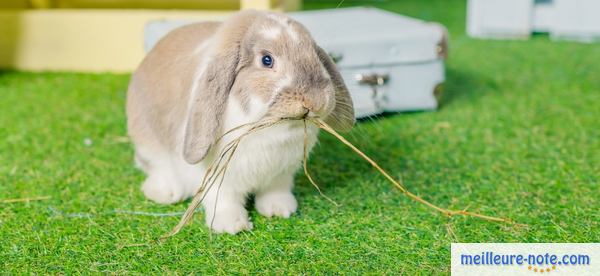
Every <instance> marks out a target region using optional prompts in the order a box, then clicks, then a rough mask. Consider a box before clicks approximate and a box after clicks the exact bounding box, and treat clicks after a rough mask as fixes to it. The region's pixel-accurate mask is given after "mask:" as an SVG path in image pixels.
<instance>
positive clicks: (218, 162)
mask: <svg viewBox="0 0 600 276" xmlns="http://www.w3.org/2000/svg"><path fill="white" fill-rule="evenodd" d="M292 120H303V121H304V156H303V163H302V164H303V167H304V174H305V175H306V178H307V179H308V180H309V182H310V183H311V184H312V185H313V186H314V187H315V188H316V189H317V191H318V192H319V194H321V196H323V197H324V198H325V199H327V200H328V201H330V202H331V203H333V204H334V205H336V206H339V204H338V203H336V202H335V201H334V200H333V199H331V198H330V197H328V196H326V195H325V194H324V193H323V192H322V191H321V189H320V188H319V186H318V185H317V183H316V182H315V181H314V179H313V177H312V176H311V175H310V173H309V171H308V166H307V160H308V148H307V147H308V146H307V145H308V131H307V125H306V123H307V121H308V122H311V123H313V124H315V125H316V126H317V127H319V128H320V129H323V130H324V131H326V132H328V133H329V134H331V135H333V136H334V137H335V138H337V139H338V140H339V141H340V142H342V143H343V144H344V145H346V146H347V147H349V148H350V149H352V150H353V151H354V152H355V153H357V154H358V155H359V156H360V157H361V158H363V159H364V160H366V161H367V162H368V163H369V164H371V166H373V167H374V168H375V169H376V170H377V171H379V172H380V173H381V174H382V175H383V176H384V177H385V178H386V179H387V180H388V181H389V182H391V183H392V184H393V185H394V187H396V188H397V189H398V190H400V192H402V193H403V194H404V195H406V196H407V197H409V198H410V199H412V200H414V201H416V202H419V203H421V204H423V205H425V206H427V207H429V208H431V209H433V210H435V211H437V212H439V213H442V214H444V215H446V216H448V217H453V216H457V215H462V216H471V217H476V218H480V219H484V220H489V221H496V222H504V223H509V224H514V222H513V221H512V220H510V219H507V218H500V217H493V216H488V215H483V214H479V213H474V212H468V211H466V209H464V210H451V209H446V208H442V207H439V206H437V205H435V204H433V203H431V202H429V201H427V200H425V199H423V198H421V197H420V196H418V195H415V194H413V193H411V192H410V191H408V190H407V189H406V188H405V187H404V185H402V183H401V181H399V180H396V179H394V178H393V177H392V176H390V174H389V173H388V172H386V171H385V170H384V169H382V168H381V166H379V164H377V162H375V161H373V159H371V158H370V157H368V156H367V155H366V154H365V153H363V152H362V151H361V150H359V149H358V148H357V147H356V146H354V145H353V144H352V143H350V142H349V141H348V140H346V138H344V137H343V136H342V135H340V134H339V133H338V132H337V131H335V130H334V129H333V128H332V127H331V126H329V125H328V124H327V123H325V122H324V121H323V120H322V119H320V118H318V117H304V118H276V119H267V120H262V121H258V122H256V123H249V124H244V125H240V126H238V127H235V128H233V129H231V130H229V131H227V132H225V133H224V134H223V135H221V136H220V137H219V138H218V139H217V141H216V142H215V145H217V144H218V142H220V141H221V140H222V139H223V138H224V137H225V136H227V135H229V134H231V133H233V132H235V131H237V130H242V129H243V128H248V130H247V131H246V132H243V133H242V134H240V135H239V136H238V137H236V138H235V139H232V140H231V141H229V142H228V143H227V144H225V146H223V149H222V150H221V152H220V153H219V155H218V157H217V158H216V159H215V160H214V161H213V162H212V163H211V165H210V166H209V167H208V168H207V170H206V173H205V174H204V177H203V179H202V183H201V185H200V188H199V189H198V191H197V192H196V193H195V195H194V197H193V198H192V202H191V203H190V205H189V206H188V208H187V210H186V211H185V213H184V214H183V216H182V217H181V219H180V221H179V223H178V224H177V225H176V226H175V227H174V228H173V230H171V232H169V233H168V234H166V235H165V236H163V237H161V240H164V239H166V238H168V237H171V236H174V235H175V234H177V233H179V231H181V229H182V228H183V227H184V226H185V225H186V224H187V223H188V222H189V221H190V220H191V219H192V217H193V215H194V213H195V210H196V208H198V206H199V205H200V204H201V203H202V201H204V198H205V197H206V195H207V194H208V193H205V191H209V190H210V189H211V188H213V187H214V185H217V193H216V196H217V198H218V194H219V190H220V188H221V185H222V184H223V180H224V179H225V173H226V172H227V167H228V166H229V162H231V159H232V158H233V155H234V154H235V152H236V150H237V148H238V146H239V144H240V142H241V141H242V139H243V138H244V137H246V136H248V135H250V134H252V133H255V132H257V131H260V130H263V129H265V128H268V127H271V126H274V125H276V124H278V123H281V122H284V121H292ZM215 208H216V204H215ZM212 220H213V221H214V216H213V218H212ZM211 226H212V221H211Z"/></svg>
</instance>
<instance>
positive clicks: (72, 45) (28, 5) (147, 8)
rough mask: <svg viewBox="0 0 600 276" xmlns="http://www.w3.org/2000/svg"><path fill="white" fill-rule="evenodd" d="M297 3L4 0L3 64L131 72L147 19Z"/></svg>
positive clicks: (0, 28)
mask: <svg viewBox="0 0 600 276" xmlns="http://www.w3.org/2000/svg"><path fill="white" fill-rule="evenodd" d="M299 6H300V0H285V1H284V0H279V1H274V0H241V1H238V0H224V1H217V0H174V1H168V0H124V1H117V0H15V1H10V0H9V1H0V34H2V37H1V38H0V68H11V69H18V70H28V71H45V70H51V71H83V72H103V71H109V72H129V71H131V70H133V69H134V68H135V67H136V66H137V64H138V63H139V62H140V61H141V60H142V58H143V56H144V51H143V29H144V25H145V24H146V23H147V22H148V21H151V20H160V19H165V20H173V19H184V20H221V19H224V18H225V17H227V16H229V15H230V14H231V13H233V12H235V11H237V10H239V9H247V8H253V9H262V10H276V11H288V10H295V9H298V8H299ZM169 7H171V8H177V9H167V8H169ZM199 8H202V9H199Z"/></svg>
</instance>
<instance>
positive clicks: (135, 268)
mask: <svg viewBox="0 0 600 276" xmlns="http://www.w3.org/2000/svg"><path fill="white" fill-rule="evenodd" d="M306 2H307V3H306V4H305V6H306V7H307V8H311V9H312V8H326V7H335V6H336V5H337V4H338V2H339V1H306ZM349 5H373V6H378V7H381V8H384V9H388V10H391V11H394V12H400V13H403V14H407V15H409V16H413V17H417V18H422V19H426V20H435V21H439V22H441V23H443V24H445V25H447V26H448V28H449V30H450V32H451V44H450V45H451V48H450V58H449V60H448V63H447V82H446V85H445V88H446V91H445V94H444V95H443V97H442V107H441V109H440V110H439V111H437V112H417V113H408V114H389V115H386V116H382V117H380V118H377V119H373V120H365V121H361V122H359V123H358V124H357V126H356V128H355V129H354V130H353V131H352V132H351V133H350V134H348V135H347V137H348V138H349V140H350V141H352V142H353V143H355V144H356V145H357V146H358V147H359V148H361V149H363V150H364V151H365V152H366V153H367V154H368V155H370V156H372V157H373V158H374V159H375V160H377V161H378V162H379V163H380V164H381V165H382V166H383V167H384V168H386V169H387V170H388V171H389V172H391V173H392V174H393V175H394V176H397V177H400V176H402V179H403V180H404V182H405V185H406V186H407V187H408V188H409V189H410V190H411V191H413V192H414V193H416V194H419V195H422V196H423V197H424V198H426V199H428V200H430V201H432V202H434V203H437V204H439V205H440V206H444V207H451V208H463V207H466V206H469V210H471V211H477V212H482V213H485V214H490V215H496V216H502V217H509V218H511V219H513V220H515V221H517V222H520V223H526V224H528V225H529V226H528V227H520V228H518V227H511V226H508V225H504V224H499V223H493V222H488V221H482V220H479V219H476V218H465V217H455V218H453V219H448V218H445V217H443V216H440V215H439V214H437V213H434V212H433V211H432V210H431V209H428V208H426V207H424V206H422V205H419V204H417V203H415V202H413V201H410V200H409V199H407V198H405V197H404V196H403V195H402V194H401V193H399V192H398V191H397V190H396V189H395V188H394V187H393V186H392V185H391V184H390V183H388V182H386V180H385V179H384V178H383V177H382V176H380V175H379V174H378V173H377V172H376V171H374V170H373V169H372V168H371V167H370V166H369V165H368V164H367V163H366V162H364V161H363V160H362V159H360V158H359V157H357V156H356V155H355V154H354V153H353V152H351V151H350V150H349V149H348V148H346V147H345V146H344V145H342V144H341V143H339V142H338V141H336V140H335V139H334V138H332V137H331V136H329V135H327V134H325V133H322V134H321V136H320V144H319V145H318V146H317V147H316V149H315V150H314V152H313V154H312V156H311V159H310V168H311V171H312V173H313V176H314V177H315V178H316V180H317V182H318V183H319V184H320V186H321V188H322V190H323V191H324V192H325V193H326V194H327V195H329V196H330V197H332V198H333V199H335V200H336V201H337V202H338V203H340V204H341V206H340V207H335V206H333V205H332V204H331V203H330V202H328V201H327V200H325V199H324V198H322V197H320V196H319V193H318V192H317V191H316V190H315V189H314V188H313V187H312V186H311V185H310V183H309V182H308V180H307V179H306V178H305V177H304V176H303V175H302V174H299V175H298V177H297V180H296V184H297V187H296V189H295V193H296V195H297V197H298V200H299V204H300V207H299V211H298V213H297V214H295V215H294V216H293V217H292V218H290V219H266V218H264V217H261V216H259V215H258V214H257V213H256V211H252V212H251V216H252V219H253V221H254V228H255V229H254V230H253V231H252V232H244V233H241V234H239V235H236V236H230V235H210V234H209V232H208V230H207V228H206V226H205V225H204V223H203V220H202V214H199V215H197V216H196V217H195V219H194V221H193V223H192V224H190V225H189V226H188V227H186V228H184V230H183V231H182V232H181V233H180V234H178V235H177V236H175V237H174V238H171V239H169V240H167V241H166V242H164V243H163V244H150V245H146V246H131V245H136V244H143V243H147V242H149V241H151V240H152V239H154V238H157V237H158V236H160V235H162V234H165V233H167V232H168V231H169V230H170V229H171V228H172V227H173V226H175V224H176V223H177V222H178V220H179V217H178V216H162V217H161V216H150V215H148V213H150V214H168V213H173V212H182V211H184V210H185V208H186V207H187V203H180V204H177V205H173V206H162V205H158V204H155V203H153V202H150V201H148V200H146V199H145V198H144V196H143V195H142V193H141V192H140V190H139V186H140V183H141V181H142V180H143V178H144V176H143V175H142V173H141V172H140V171H138V170H136V169H135V168H134V167H133V161H132V157H133V152H132V147H131V145H130V144H129V143H127V141H126V139H124V137H126V130H125V114H124V104H125V91H126V87H127V83H128V77H129V76H128V75H114V74H76V73H23V72H0V200H2V199H8V198H23V197H35V196H50V197H51V198H50V199H46V200H40V201H32V202H29V203H27V202H18V203H0V271H1V272H5V273H23V272H35V273H65V274H71V273H89V272H110V273H119V274H121V273H127V272H129V273H132V272H133V273H181V274H183V273H191V272H201V273H207V274H214V273H224V272H241V273H255V272H270V273H273V274H283V273H293V274H297V273H303V272H304V273H310V274H313V273H317V272H329V273H336V272H346V273H362V272H376V273H390V274H396V273H406V274H414V273H418V274H447V273H449V270H450V268H449V263H450V252H449V250H450V243H451V242H600V227H599V225H598V222H599V221H600V216H599V210H600V204H599V200H598V198H599V195H600V189H599V187H598V184H599V178H600V166H599V165H598V164H600V143H599V141H600V140H599V138H600V137H599V134H600V123H599V118H600V108H599V107H598V106H599V104H600V75H599V72H600V63H598V61H599V60H600V44H579V43H571V42H552V41H549V40H548V38H547V37H543V36H537V37H534V38H533V39H531V40H528V41H491V40H490V41H484V40H474V39H471V38H468V37H466V36H465V34H464V18H465V3H464V2H463V1H442V0H438V1H417V0H414V1H350V0H347V1H345V2H344V3H343V4H342V6H349ZM134 212H139V213H134ZM449 229H452V231H449ZM452 233H454V234H455V235H454V234H452Z"/></svg>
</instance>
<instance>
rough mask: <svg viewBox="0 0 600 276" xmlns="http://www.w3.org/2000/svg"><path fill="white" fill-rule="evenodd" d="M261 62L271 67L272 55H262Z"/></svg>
mask: <svg viewBox="0 0 600 276" xmlns="http://www.w3.org/2000/svg"><path fill="white" fill-rule="evenodd" d="M261 61H262V64H263V65H264V66H265V67H268V68H272V67H273V57H272V56H270V55H264V56H263V57H262V59H261Z"/></svg>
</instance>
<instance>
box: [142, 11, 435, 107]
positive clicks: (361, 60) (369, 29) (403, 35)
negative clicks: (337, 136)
mask: <svg viewBox="0 0 600 276" xmlns="http://www.w3.org/2000/svg"><path fill="white" fill-rule="evenodd" d="M288 15H289V16H290V17H292V18H294V19H295V20H297V21H299V22H300V23H302V24H303V25H304V26H306V28H307V29H308V30H309V31H310V32H311V34H312V36H313V37H314V39H315V41H316V42H317V44H319V45H320V46H321V47H323V49H325V50H326V51H327V52H328V53H329V54H330V55H331V56H332V57H333V59H334V60H335V61H336V63H337V66H338V69H339V70H340V72H341V74H342V77H343V78H344V81H345V83H346V85H347V86H348V89H349V91H350V93H351V95H352V99H353V101H354V108H355V113H356V116H357V117H358V118H360V117H365V116H370V115H374V114H378V113H382V112H385V111H392V112H395V111H413V110H432V109H435V108H437V105H438V103H437V100H436V97H435V95H434V92H435V91H436V90H438V89H439V87H440V86H439V85H440V84H441V83H442V82H443V81H444V58H445V56H446V54H447V31H446V29H445V28H444V27H443V26H441V25H439V24H436V23H427V22H423V21H421V20H417V19H413V18H409V17H405V16H400V15H397V14H393V13H390V12H386V11H382V10H378V9H373V8H347V9H335V10H318V11H307V12H296V13H289V14H288ZM187 23H190V22H182V21H154V22H150V23H149V24H148V25H147V26H146V30H145V36H144V37H145V47H146V50H150V49H151V48H152V46H153V45H154V44H155V43H156V42H157V41H158V40H159V39H160V38H161V37H162V36H164V35H165V34H166V33H168V32H169V31H170V30H172V29H174V28H176V27H178V26H181V25H184V24H187Z"/></svg>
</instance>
